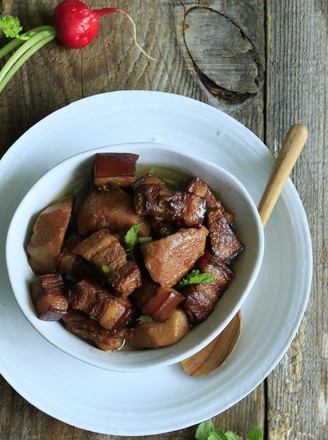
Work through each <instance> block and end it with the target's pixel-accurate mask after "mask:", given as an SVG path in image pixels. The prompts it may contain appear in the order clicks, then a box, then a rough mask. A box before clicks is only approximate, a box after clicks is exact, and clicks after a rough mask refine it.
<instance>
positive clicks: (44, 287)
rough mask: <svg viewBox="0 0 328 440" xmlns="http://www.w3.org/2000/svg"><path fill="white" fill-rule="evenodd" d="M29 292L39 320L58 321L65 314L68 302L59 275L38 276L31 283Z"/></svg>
mask: <svg viewBox="0 0 328 440" xmlns="http://www.w3.org/2000/svg"><path fill="white" fill-rule="evenodd" d="M30 292H31V298H32V301H33V303H34V307H35V310H36V312H37V314H38V318H39V319H42V320H43V321H58V320H59V319H61V318H62V317H63V316H64V315H65V314H66V312H67V308H68V301H67V298H66V296H65V289H64V282H63V279H62V277H61V275H60V274H58V273H54V274H48V275H40V276H39V277H37V278H36V279H35V280H33V281H32V282H31V285H30Z"/></svg>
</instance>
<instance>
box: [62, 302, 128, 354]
mask: <svg viewBox="0 0 328 440" xmlns="http://www.w3.org/2000/svg"><path fill="white" fill-rule="evenodd" d="M63 321H64V323H65V327H66V328H67V330H68V331H70V332H71V333H74V334H75V335H77V336H79V337H80V338H82V339H85V340H87V341H90V342H92V343H93V344H94V345H96V346H97V347H99V348H100V349H101V350H104V351H115V350H118V349H119V348H121V347H122V345H123V344H124V340H125V339H126V338H127V337H129V336H130V334H131V330H121V331H119V332H113V331H110V330H106V329H105V328H104V327H102V326H101V325H100V324H98V323H97V322H96V321H94V320H92V319H90V318H89V317H88V316H87V315H86V314H85V313H83V312H78V311H76V310H71V309H68V312H67V314H66V315H65V316H63Z"/></svg>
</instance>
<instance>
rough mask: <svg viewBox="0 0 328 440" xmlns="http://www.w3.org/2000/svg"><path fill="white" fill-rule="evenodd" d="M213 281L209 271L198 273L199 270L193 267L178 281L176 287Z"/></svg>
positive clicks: (213, 278)
mask: <svg viewBox="0 0 328 440" xmlns="http://www.w3.org/2000/svg"><path fill="white" fill-rule="evenodd" d="M213 281H214V282H215V281H216V279H215V277H214V276H213V275H212V274H211V273H200V270H198V269H193V270H192V271H191V272H190V273H188V274H187V276H186V277H185V278H182V280H180V281H179V282H178V287H183V286H188V284H202V283H211V282H213Z"/></svg>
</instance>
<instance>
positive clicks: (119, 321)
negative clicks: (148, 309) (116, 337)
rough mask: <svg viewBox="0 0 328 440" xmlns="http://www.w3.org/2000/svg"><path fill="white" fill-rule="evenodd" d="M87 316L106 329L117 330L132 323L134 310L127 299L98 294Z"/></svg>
mask: <svg viewBox="0 0 328 440" xmlns="http://www.w3.org/2000/svg"><path fill="white" fill-rule="evenodd" d="M89 316H90V318H92V319H95V320H96V321H98V322H99V324H100V325H101V326H102V327H104V328H106V329H107V330H112V331H119V330H122V329H124V328H126V327H127V326H129V325H130V324H131V323H132V321H133V319H134V317H135V310H134V308H133V307H132V304H131V303H130V301H129V300H128V299H125V298H118V297H117V296H114V295H107V294H99V295H98V299H97V301H96V303H95V304H94V306H93V307H92V309H91V310H90V313H89Z"/></svg>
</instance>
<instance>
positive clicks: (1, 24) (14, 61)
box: [0, 15, 56, 92]
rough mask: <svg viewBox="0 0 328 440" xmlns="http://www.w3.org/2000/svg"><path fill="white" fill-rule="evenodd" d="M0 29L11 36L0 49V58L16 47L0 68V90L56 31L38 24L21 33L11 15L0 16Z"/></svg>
mask: <svg viewBox="0 0 328 440" xmlns="http://www.w3.org/2000/svg"><path fill="white" fill-rule="evenodd" d="M0 29H2V31H3V32H4V34H5V35H6V37H8V38H13V40H12V41H10V42H9V43H8V44H6V45H5V46H4V47H3V48H2V49H0V59H1V58H3V57H5V56H6V55H7V54H9V53H10V52H11V51H12V50H14V49H16V48H17V50H16V51H15V52H14V53H13V54H12V55H11V56H10V57H9V59H8V60H7V62H6V63H5V64H4V66H3V67H2V69H1V70H0V92H1V91H2V90H3V89H4V87H5V86H6V85H7V83H8V81H10V79H11V78H12V77H13V76H14V75H15V73H16V72H17V70H18V69H19V68H20V67H21V66H22V65H23V64H24V63H25V61H27V60H28V59H29V58H30V57H31V56H32V55H33V54H34V53H35V52H36V51H38V50H39V49H40V48H41V47H42V46H45V45H46V44H48V43H49V42H50V41H51V40H53V39H54V38H55V37H56V33H55V29H54V28H53V27H52V26H40V27H37V28H34V29H32V30H30V31H28V32H25V33H24V34H21V31H22V29H23V28H22V26H21V25H20V21H19V19H18V18H16V17H13V16H11V15H7V16H3V17H0Z"/></svg>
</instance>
